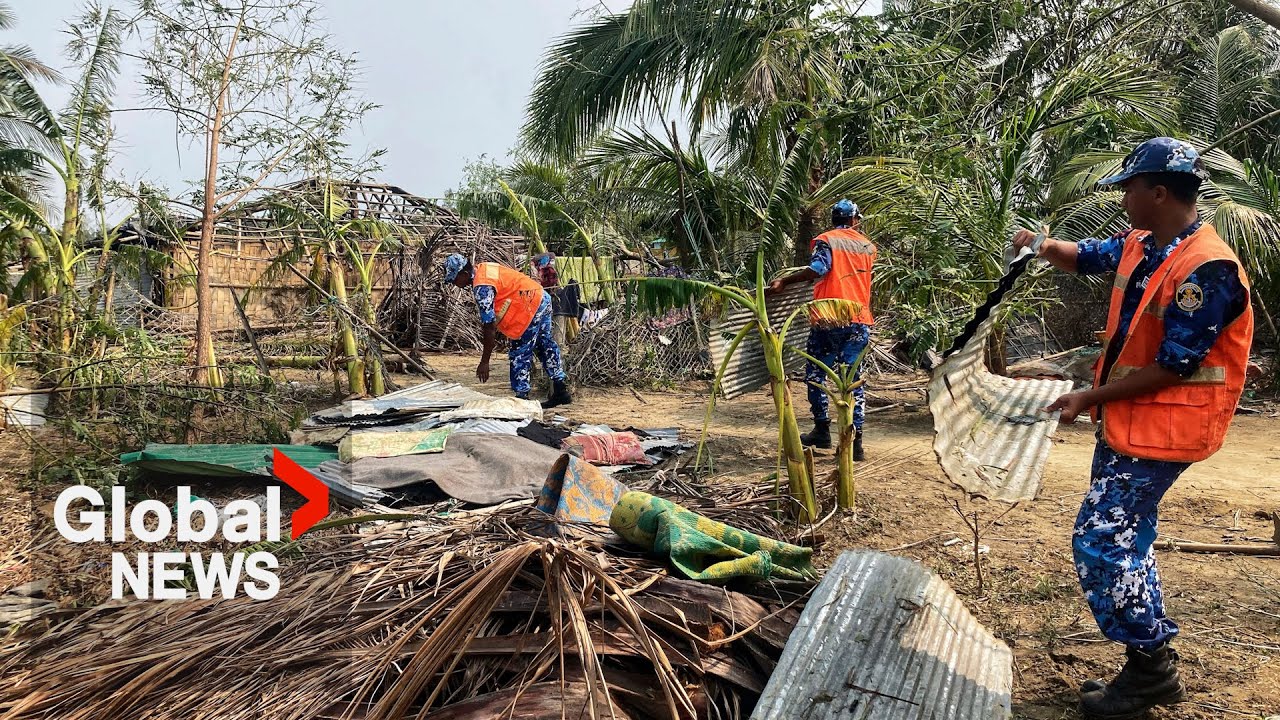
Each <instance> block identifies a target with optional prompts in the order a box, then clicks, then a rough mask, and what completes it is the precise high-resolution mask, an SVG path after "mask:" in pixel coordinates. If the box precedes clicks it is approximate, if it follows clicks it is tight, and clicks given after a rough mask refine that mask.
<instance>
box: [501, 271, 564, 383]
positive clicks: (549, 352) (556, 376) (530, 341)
mask: <svg viewBox="0 0 1280 720" xmlns="http://www.w3.org/2000/svg"><path fill="white" fill-rule="evenodd" d="M534 353H537V355H538V359H539V360H541V361H542V369H543V370H545V371H546V373H547V376H548V377H550V378H551V379H552V380H555V381H559V382H564V381H565V379H566V378H565V374H564V363H563V362H562V361H561V359H560V346H559V345H557V344H556V341H555V340H554V339H553V338H552V337H551V296H550V295H548V294H547V292H546V291H545V290H544V291H543V292H542V302H541V303H540V304H539V305H538V310H537V312H535V313H534V314H533V320H531V321H529V328H528V329H527V330H525V331H524V335H521V336H520V339H519V340H512V341H511V351H510V353H509V354H508V355H509V357H510V358H511V390H512V391H513V392H515V394H516V397H519V398H528V397H529V389H530V380H529V373H530V372H531V371H532V370H533V356H534Z"/></svg>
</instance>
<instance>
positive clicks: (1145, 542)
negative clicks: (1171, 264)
mask: <svg viewBox="0 0 1280 720" xmlns="http://www.w3.org/2000/svg"><path fill="white" fill-rule="evenodd" d="M1205 177H1207V174H1206V173H1205V172H1204V170H1203V165H1202V161H1200V160H1199V157H1198V155H1197V154H1196V152H1195V150H1194V149H1192V148H1191V146H1190V145H1188V144H1187V143H1185V142H1181V141H1177V140H1173V139H1171V138H1156V139H1155V140H1152V141H1148V142H1147V143H1144V144H1143V145H1141V146H1140V147H1139V148H1138V149H1137V150H1135V151H1134V153H1132V154H1131V155H1130V156H1129V157H1128V158H1127V159H1126V161H1125V163H1124V167H1123V170H1122V172H1121V174H1119V175H1117V176H1115V177H1112V178H1108V179H1107V180H1104V181H1103V182H1102V184H1103V185H1120V186H1122V187H1123V188H1124V190H1125V200H1124V205H1125V209H1126V210H1127V211H1128V214H1129V218H1130V222H1131V223H1132V224H1133V225H1134V227H1135V228H1138V229H1140V230H1143V231H1147V230H1149V231H1151V232H1148V233H1147V234H1146V235H1145V236H1143V235H1141V234H1140V233H1135V232H1134V230H1133V229H1126V230H1125V231H1123V232H1120V233H1117V234H1115V235H1113V236H1111V237H1110V238H1107V239H1105V240H1097V239H1090V240H1085V241H1082V242H1079V243H1071V242H1063V241H1058V240H1053V239H1047V240H1045V241H1044V242H1043V243H1042V245H1041V246H1040V249H1039V254H1040V256H1041V257H1043V258H1044V259H1046V260H1048V261H1049V262H1050V263H1052V264H1053V265H1055V266H1057V267H1059V268H1060V269H1064V270H1067V271H1072V270H1074V271H1075V272H1078V273H1080V274H1082V275H1097V274H1102V273H1108V272H1116V271H1117V269H1118V268H1120V266H1121V259H1122V256H1123V255H1124V252H1125V247H1126V243H1133V242H1141V243H1142V258H1141V260H1139V261H1138V264H1137V265H1136V267H1135V268H1134V269H1133V271H1132V272H1131V273H1130V275H1129V276H1128V282H1127V284H1125V285H1124V290H1123V295H1122V296H1121V297H1122V301H1121V304H1120V310H1119V324H1118V326H1117V328H1116V331H1115V332H1114V333H1113V334H1112V335H1111V338H1112V340H1111V341H1110V342H1109V343H1108V344H1107V346H1106V350H1105V353H1104V356H1103V357H1102V358H1101V359H1100V362H1102V363H1103V365H1102V369H1101V372H1100V374H1099V377H1100V378H1103V379H1104V380H1103V383H1102V384H1101V387H1094V388H1092V389H1090V390H1086V391H1081V392H1075V393H1070V394H1068V395H1065V396H1063V397H1062V398H1059V399H1058V401H1057V402H1055V403H1053V404H1052V405H1051V406H1050V407H1049V408H1047V409H1048V410H1050V411H1053V410H1061V411H1062V416H1061V419H1062V421H1063V422H1072V421H1074V419H1075V418H1076V416H1077V415H1078V414H1079V413H1081V412H1084V411H1086V410H1089V409H1090V408H1093V407H1095V406H1098V407H1102V409H1103V415H1104V420H1103V422H1104V426H1103V427H1105V423H1106V420H1105V411H1106V409H1107V408H1108V407H1109V405H1108V404H1107V403H1108V402H1116V401H1120V400H1122V399H1124V398H1126V397H1130V398H1132V397H1138V398H1141V397H1144V396H1146V397H1150V394H1151V393H1152V392H1155V391H1158V390H1160V389H1163V388H1168V387H1173V386H1177V385H1178V384H1179V383H1181V382H1182V381H1183V380H1185V379H1188V378H1190V377H1191V376H1192V375H1193V374H1195V373H1196V371H1197V370H1198V369H1199V368H1200V366H1201V363H1202V362H1203V361H1204V359H1205V358H1206V356H1207V355H1208V354H1209V352H1210V350H1211V348H1213V346H1214V344H1215V342H1216V341H1217V340H1218V338H1219V334H1220V333H1221V332H1222V331H1223V329H1224V328H1226V327H1227V326H1228V325H1229V324H1231V323H1232V322H1233V321H1234V320H1235V319H1237V318H1239V317H1240V316H1241V315H1242V313H1244V312H1246V310H1247V308H1248V293H1247V290H1246V288H1245V286H1244V284H1243V283H1242V282H1241V280H1240V276H1239V274H1238V272H1237V267H1236V265H1235V263H1233V262H1232V261H1231V260H1229V259H1221V260H1211V261H1209V262H1205V263H1203V264H1201V265H1199V266H1198V267H1196V269H1195V270H1194V271H1193V272H1192V273H1191V274H1190V275H1189V276H1187V278H1186V279H1185V280H1184V281H1182V282H1183V284H1182V285H1181V286H1180V288H1184V287H1187V286H1188V284H1189V285H1191V286H1194V287H1196V288H1197V289H1198V290H1199V291H1200V295H1199V298H1198V299H1197V300H1196V301H1195V302H1185V303H1184V302H1173V303H1170V304H1169V305H1168V306H1167V307H1166V308H1163V313H1164V315H1163V333H1164V334H1163V340H1160V341H1159V349H1158V351H1157V352H1156V354H1155V359H1154V363H1153V365H1149V366H1147V367H1145V368H1143V369H1142V370H1140V371H1139V373H1141V374H1143V375H1144V377H1146V378H1149V379H1148V380H1140V381H1137V382H1136V383H1135V382H1131V379H1132V376H1129V377H1124V378H1121V379H1119V380H1114V379H1110V380H1108V378H1112V375H1111V370H1112V369H1113V367H1115V366H1116V360H1117V358H1119V357H1120V356H1121V353H1122V349H1123V348H1124V346H1125V344H1126V343H1125V341H1126V339H1129V338H1130V327H1131V325H1132V324H1133V322H1134V316H1135V314H1136V313H1137V312H1138V310H1139V309H1140V307H1142V305H1143V303H1142V301H1143V295H1144V293H1145V292H1146V290H1147V286H1148V284H1149V281H1150V280H1151V278H1152V275H1153V273H1156V271H1157V270H1158V269H1159V268H1161V267H1162V265H1164V264H1165V263H1166V261H1167V260H1169V259H1170V257H1171V256H1172V255H1173V254H1174V252H1175V251H1176V250H1177V249H1178V248H1179V247H1180V246H1181V245H1182V244H1183V243H1184V242H1186V241H1187V239H1188V238H1190V237H1192V236H1193V235H1195V234H1196V233H1197V231H1199V230H1200V229H1201V226H1202V223H1201V220H1200V218H1199V216H1198V214H1197V212H1196V197H1197V193H1198V189H1199V186H1200V183H1201V181H1202V180H1203V179H1204V178H1205ZM1206 229H1207V230H1211V228H1206ZM1035 238H1036V235H1035V234H1033V233H1031V232H1029V231H1025V230H1024V231H1020V232H1019V233H1018V234H1017V236H1016V237H1015V238H1014V245H1015V247H1027V246H1030V245H1031V244H1032V243H1033V242H1034V240H1035ZM1237 262H1238V261H1237ZM1165 274H1167V271H1166V273H1165ZM1163 280H1164V278H1163V277H1162V278H1161V280H1160V281H1163ZM1160 281H1158V282H1160ZM1113 302H1114V300H1113ZM1151 310H1152V308H1151V307H1149V306H1148V307H1147V310H1146V311H1147V312H1150V311H1151ZM1139 373H1133V375H1138V374H1139ZM1143 382H1145V383H1146V385H1145V386H1141V383H1143ZM1126 383H1127V384H1126ZM1121 385H1125V387H1123V388H1120V387H1119V386H1121ZM1232 406H1233V407H1234V402H1232ZM1135 407H1139V408H1141V407H1143V406H1141V405H1136V406H1135ZM1147 407H1150V406H1149V405H1148V406H1147ZM1134 422H1158V421H1157V420H1156V418H1154V417H1147V418H1140V417H1135V418H1134ZM1190 464H1191V463H1190V462H1176V461H1171V460H1157V459H1145V458H1139V457H1133V456H1131V455H1128V454H1125V453H1121V452H1119V451H1117V450H1115V449H1113V448H1112V447H1111V446H1110V445H1109V444H1108V442H1107V439H1106V436H1105V434H1104V431H1103V430H1102V429H1099V431H1098V439H1097V446H1096V449H1095V451H1094V456H1093V467H1092V480H1091V484H1090V487H1089V491H1088V493H1087V494H1086V495H1085V499H1084V501H1083V503H1082V505H1081V507H1080V512H1079V514H1078V516H1077V518H1076V523H1075V529H1074V533H1073V541H1072V548H1073V551H1074V556H1075V566H1076V573H1077V575H1078V578H1079V581H1080V586H1081V588H1082V589H1083V591H1084V596H1085V599H1086V600H1087V601H1088V603H1089V607H1090V609H1091V610H1092V611H1093V615H1094V618H1095V619H1096V621H1097V624H1098V627H1099V628H1100V629H1101V630H1102V632H1103V634H1104V635H1105V636H1106V637H1107V638H1109V639H1111V640H1113V641H1115V642H1118V643H1123V644H1124V645H1125V646H1126V655H1127V662H1126V664H1125V666H1124V669H1123V670H1122V671H1121V672H1120V674H1119V675H1118V676H1117V677H1116V678H1115V679H1114V680H1112V681H1111V682H1110V683H1103V682H1101V681H1097V680H1091V681H1089V682H1087V683H1085V684H1084V686H1083V687H1082V688H1081V710H1082V712H1083V713H1084V715H1085V717H1087V718H1091V719H1093V720H1127V719H1128V718H1136V717H1139V716H1141V715H1142V714H1144V713H1145V712H1146V711H1147V710H1148V709H1150V708H1152V707H1154V706H1156V705H1165V704H1172V703H1176V702H1180V701H1182V700H1183V699H1184V697H1185V689H1184V686H1183V685H1182V682H1181V678H1180V677H1179V675H1178V671H1177V666H1176V662H1177V653H1176V652H1174V651H1173V650H1172V649H1171V648H1170V647H1169V641H1170V640H1172V639H1173V638H1174V637H1175V636H1176V635H1177V634H1178V626H1177V624H1176V623H1175V622H1174V621H1173V620H1171V619H1169V618H1168V617H1167V616H1166V615H1165V608H1164V597H1163V594H1162V592H1161V586H1160V576H1159V574H1158V573H1157V571H1156V560H1155V553H1154V551H1153V547H1152V546H1153V543H1154V542H1155V538H1156V524H1157V518H1158V507H1159V503H1160V500H1161V498H1162V497H1163V496H1164V494H1165V492H1166V491H1168V489H1169V488H1170V486H1172V485H1173V483H1174V481H1176V480H1177V479H1178V476H1179V475H1181V474H1182V472H1183V471H1184V470H1186V469H1187V468H1188V467H1189V466H1190Z"/></svg>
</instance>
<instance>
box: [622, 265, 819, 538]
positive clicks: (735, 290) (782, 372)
mask: <svg viewBox="0 0 1280 720" xmlns="http://www.w3.org/2000/svg"><path fill="white" fill-rule="evenodd" d="M764 264H765V258H764V253H757V254H756V274H755V287H754V288H742V287H737V286H734V285H716V284H714V283H710V282H706V281H703V280H692V279H688V278H671V277H662V278H636V279H631V280H628V281H627V282H628V283H632V284H634V286H635V296H636V299H637V302H638V303H639V304H640V306H641V307H642V309H643V310H645V311H646V312H649V313H652V314H658V313H661V312H663V311H666V310H670V309H673V308H678V307H688V306H689V302H690V301H691V300H692V299H694V298H695V297H698V296H707V295H712V296H716V297H719V298H722V299H723V300H725V301H727V302H730V303H732V304H734V305H736V306H738V307H741V308H744V309H746V310H748V311H750V312H751V320H750V321H749V322H748V323H747V324H746V326H745V327H743V328H742V330H741V331H739V332H738V334H737V335H736V336H735V337H734V338H733V341H732V342H731V343H730V345H729V348H728V350H727V352H726V353H725V358H724V361H723V362H722V363H721V364H720V368H719V369H718V371H717V373H716V378H715V381H714V383H713V386H712V393H711V399H710V401H709V403H708V407H707V412H708V415H709V414H710V412H711V411H712V408H713V407H714V403H715V396H716V393H717V392H718V391H719V388H720V386H721V382H722V381H723V379H724V374H725V371H726V369H727V368H728V364H729V360H730V359H731V358H732V357H733V354H734V353H735V352H736V351H737V350H738V348H739V346H741V344H742V342H743V340H745V339H746V338H747V337H748V336H749V335H750V334H752V333H755V334H756V335H757V336H758V337H759V338H760V345H761V347H762V348H763V349H764V358H765V365H766V366H767V367H768V370H769V386H770V390H771V392H772V395H773V406H774V410H775V411H776V412H777V414H778V448H779V451H780V454H781V455H782V458H783V461H784V462H785V464H786V466H787V487H788V491H789V493H790V495H791V497H792V499H793V500H794V501H795V503H796V505H797V507H798V508H799V513H798V515H799V517H798V518H797V519H798V520H799V521H800V522H802V523H805V522H813V521H815V520H816V519H817V517H818V503H817V498H816V496H815V495H814V490H813V479H812V477H811V476H810V473H809V467H808V464H807V463H806V461H805V452H804V445H803V443H802V442H801V441H800V427H799V425H798V424H797V422H796V411H795V401H794V399H793V397H792V394H791V389H790V387H789V386H788V385H787V371H786V366H785V362H784V348H785V343H784V342H783V338H784V337H785V335H783V334H782V333H780V332H779V330H778V329H776V328H775V327H774V326H773V323H772V322H771V321H770V319H769V311H768V306H767V305H766V303H765V296H764V289H765V287H766V286H767V285H768V283H767V282H766V276H765V271H764ZM704 439H705V437H704Z"/></svg>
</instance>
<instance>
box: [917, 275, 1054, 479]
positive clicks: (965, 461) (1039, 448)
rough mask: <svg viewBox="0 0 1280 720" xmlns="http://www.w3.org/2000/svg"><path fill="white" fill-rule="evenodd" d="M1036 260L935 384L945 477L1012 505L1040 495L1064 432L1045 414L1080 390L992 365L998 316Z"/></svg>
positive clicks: (962, 343) (983, 317)
mask: <svg viewBox="0 0 1280 720" xmlns="http://www.w3.org/2000/svg"><path fill="white" fill-rule="evenodd" d="M1030 259H1031V258H1030V256H1026V257H1023V258H1021V259H1019V260H1018V261H1017V262H1014V263H1013V264H1012V266H1011V267H1010V269H1009V271H1008V272H1007V273H1006V274H1005V276H1004V277H1003V278H1001V280H1000V284H999V285H998V287H997V288H996V289H995V290H993V291H992V292H991V294H990V295H989V296H988V297H987V301H986V302H985V303H983V305H982V307H980V308H978V312H977V313H976V314H975V316H974V318H973V320H971V321H970V322H969V324H968V325H967V326H966V328H965V332H963V333H961V336H960V337H959V338H957V340H956V343H955V344H954V345H953V346H952V348H951V350H950V351H949V352H948V354H947V356H946V359H945V360H944V361H943V363H942V364H941V365H939V366H938V367H936V368H934V370H933V375H932V377H931V379H930V381H929V410H930V412H932V413H933V429H934V433H935V434H934V441H933V450H934V453H935V454H936V455H937V456H938V463H939V464H940V465H942V471H943V472H944V473H945V474H946V476H947V477H948V478H950V480H951V482H953V483H955V484H956V485H959V486H960V487H962V488H964V489H965V490H966V491H967V492H969V493H970V494H971V495H977V496H981V497H985V498H990V499H994V500H1004V501H1007V502H1017V501H1020V500H1031V499H1033V498H1035V496H1036V495H1037V494H1038V493H1039V492H1040V483H1041V480H1042V479H1043V475H1044V464H1045V461H1046V460H1047V459H1048V457H1049V449H1050V447H1052V440H1051V439H1050V436H1051V435H1052V434H1053V431H1054V430H1056V429H1057V427H1058V413H1053V414H1045V413H1043V412H1041V409H1042V408H1044V407H1045V406H1046V405H1048V404H1050V403H1052V402H1053V401H1054V400H1055V399H1057V398H1058V397H1059V396H1060V395H1062V394H1064V393H1067V392H1070V391H1071V389H1072V383H1071V381H1069V380H1015V379H1012V378H1007V377H1001V376H998V375H994V374H992V373H991V372H990V371H989V370H987V367H986V365H985V363H984V348H985V347H986V344H987V338H988V337H989V336H990V335H991V330H992V328H993V327H994V325H995V317H994V316H995V309H996V308H997V307H998V306H999V304H1000V302H1001V301H1002V300H1003V298H1004V295H1005V294H1006V293H1007V292H1008V291H1009V289H1010V288H1012V287H1013V284H1014V282H1015V281H1016V280H1017V279H1018V277H1019V276H1021V275H1022V273H1023V272H1024V271H1025V270H1026V267H1027V264H1028V262H1029V261H1030Z"/></svg>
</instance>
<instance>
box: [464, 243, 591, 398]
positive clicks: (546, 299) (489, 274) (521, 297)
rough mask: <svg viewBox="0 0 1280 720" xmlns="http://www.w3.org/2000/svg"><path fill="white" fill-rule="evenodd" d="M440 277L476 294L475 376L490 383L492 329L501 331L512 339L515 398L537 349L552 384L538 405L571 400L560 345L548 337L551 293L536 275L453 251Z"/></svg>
mask: <svg viewBox="0 0 1280 720" xmlns="http://www.w3.org/2000/svg"><path fill="white" fill-rule="evenodd" d="M444 281H445V282H447V283H453V284H454V285H455V286H457V287H460V288H467V287H470V288H472V292H473V293H474V294H475V297H476V306H477V307H478V308H479V311H480V323H481V324H482V325H483V326H484V349H483V352H482V354H481V355H480V364H479V365H478V366H477V367H476V379H478V380H479V381H480V382H482V383H484V382H489V356H490V355H491V354H492V353H493V346H494V344H495V343H496V342H497V339H498V336H497V333H498V332H501V333H502V334H503V335H506V336H507V337H508V338H509V339H510V340H511V351H510V353H509V356H510V358H511V390H512V391H513V392H515V394H516V397H518V398H524V399H527V398H528V397H529V371H530V370H532V369H533V355H534V353H535V352H536V353H537V354H538V358H539V359H541V360H542V368H543V369H544V370H546V372H547V376H548V377H550V378H551V387H552V390H551V397H549V398H548V399H547V401H546V402H544V403H542V407H544V408H553V407H559V406H561V405H567V404H569V403H571V402H573V397H572V396H570V395H569V387H568V379H567V378H566V377H565V374H564V365H563V363H562V362H561V360H560V346H558V345H556V342H555V340H554V339H552V337H551V297H550V296H549V295H547V292H546V291H545V290H543V289H542V286H541V285H539V284H538V282H537V281H536V280H534V279H533V278H531V277H529V276H528V275H525V274H524V273H522V272H520V271H519V270H513V269H511V268H509V267H507V266H505V265H500V264H498V263H479V264H477V265H474V266H473V265H472V264H471V262H470V261H469V260H467V259H466V258H465V257H463V256H461V255H458V254H454V255H450V256H449V257H448V259H446V260H445V263H444Z"/></svg>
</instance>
